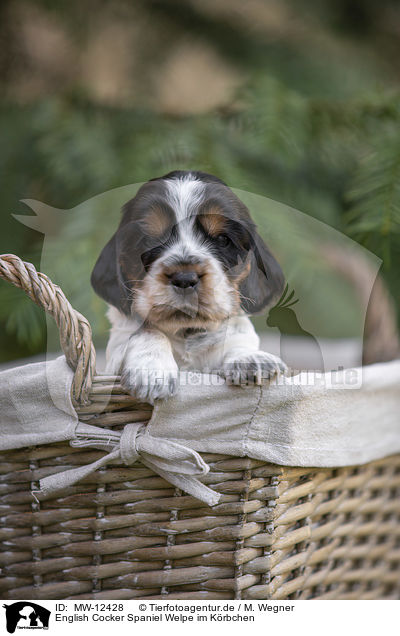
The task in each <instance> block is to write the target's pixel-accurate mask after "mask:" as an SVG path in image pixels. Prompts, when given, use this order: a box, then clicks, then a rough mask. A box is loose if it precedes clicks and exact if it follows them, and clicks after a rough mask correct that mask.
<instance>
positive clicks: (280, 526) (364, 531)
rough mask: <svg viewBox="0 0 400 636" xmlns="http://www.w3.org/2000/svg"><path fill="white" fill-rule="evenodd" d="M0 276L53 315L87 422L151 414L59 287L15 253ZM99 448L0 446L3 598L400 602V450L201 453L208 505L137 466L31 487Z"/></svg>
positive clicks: (0, 265)
mask: <svg viewBox="0 0 400 636" xmlns="http://www.w3.org/2000/svg"><path fill="white" fill-rule="evenodd" d="M0 276H1V277H3V278H5V279H6V280H9V281H11V282H13V283H14V284H16V285H18V286H19V287H22V288H23V289H24V290H25V291H26V292H27V293H28V294H29V295H30V297H31V298H32V299H33V300H34V301H35V302H37V303H38V304H40V305H41V306H43V307H44V308H45V309H46V311H48V312H49V313H51V314H52V315H53V316H54V317H55V319H56V321H57V324H58V325H59V328H60V333H61V345H62V347H63V350H64V352H65V354H66V357H67V360H69V362H70V364H71V366H73V367H74V369H76V372H75V381H74V386H73V399H74V402H75V404H76V408H77V411H78V412H79V414H80V419H81V420H82V421H85V422H88V423H92V424H95V425H96V426H104V427H117V428H118V429H120V428H122V427H123V425H124V424H126V423H129V422H133V421H146V420H148V419H149V417H150V415H151V409H150V407H149V406H147V405H141V404H138V403H137V402H136V401H135V400H134V399H133V398H132V397H131V396H127V395H125V394H124V393H123V391H122V389H121V387H120V386H119V384H118V378H107V377H104V376H94V366H95V355H94V349H93V347H92V345H91V334H90V326H89V325H88V323H87V321H85V319H84V318H83V317H82V316H80V315H79V314H77V313H76V312H74V310H73V309H72V307H71V306H70V305H69V303H68V301H66V299H65V297H64V296H63V294H62V292H61V290H60V289H59V288H57V287H56V286H54V285H52V283H51V281H49V279H47V278H46V277H45V276H44V275H43V274H38V273H37V272H36V271H35V270H34V268H33V267H32V266H31V265H29V264H27V263H22V262H21V261H20V260H19V259H17V258H16V257H14V256H10V255H8V256H3V257H0ZM110 396H111V399H110ZM106 403H107V406H105V404H106ZM102 455H103V453H102V452H100V451H92V450H91V451H88V450H84V449H83V450H82V449H77V448H74V449H73V448H71V447H70V446H69V445H67V444H65V443H62V444H53V445H44V446H41V447H36V448H30V449H21V450H16V451H9V452H7V453H3V454H2V456H1V468H0V472H1V477H0V516H1V519H2V528H1V529H0V532H1V538H2V540H3V541H2V544H1V552H0V565H1V567H2V578H1V581H0V595H1V597H2V598H3V599H32V600H35V599H142V598H155V599H156V598H158V599H161V598H170V599H213V600H216V599H235V598H236V599H238V598H244V599H398V598H400V455H398V456H393V457H390V458H386V459H384V460H380V461H377V462H373V463H371V464H368V465H366V466H360V467H356V468H339V469H312V468H309V469H304V468H301V469H300V468H286V467H280V466H275V465H272V464H268V463H264V462H261V461H257V460H252V459H248V458H238V457H228V456H223V455H210V454H204V455H203V457H204V459H205V460H206V461H207V463H208V464H209V465H210V467H211V471H210V473H209V474H208V475H207V476H206V477H205V478H204V482H205V483H207V484H209V485H211V486H212V487H213V488H214V489H215V490H217V491H218V492H221V493H223V497H222V499H221V503H219V504H218V505H217V506H214V507H213V508H209V507H207V506H205V505H204V504H202V503H201V502H199V501H197V500H195V499H193V498H192V497H190V496H188V495H185V494H182V493H181V492H180V491H178V490H176V489H175V488H173V487H171V485H170V484H169V483H167V482H166V481H164V480H163V479H161V478H160V477H159V476H158V475H156V474H155V473H153V472H152V471H151V470H150V469H148V468H146V467H145V466H143V465H141V464H140V463H136V464H134V465H133V466H132V467H121V466H109V467H107V468H105V469H102V470H99V471H97V472H96V473H95V474H93V475H91V476H90V477H89V478H86V479H85V480H84V481H82V482H80V483H79V484H78V485H77V486H74V487H71V488H68V489H66V490H65V491H62V492H61V493H59V494H58V495H57V497H54V498H53V499H47V500H45V501H42V502H41V503H38V502H37V501H35V499H34V498H33V497H32V495H31V491H32V490H35V489H37V487H38V483H37V482H38V480H39V479H40V478H42V477H44V476H46V475H49V474H51V473H54V472H57V471H60V470H65V469H66V468H68V467H74V466H77V465H81V464H82V465H84V464H88V463H89V462H92V461H94V460H95V459H98V458H100V457H101V456H102Z"/></svg>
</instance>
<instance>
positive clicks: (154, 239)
mask: <svg viewBox="0 0 400 636" xmlns="http://www.w3.org/2000/svg"><path fill="white" fill-rule="evenodd" d="M92 285H93V287H94V289H95V291H96V292H97V293H98V294H99V295H100V296H101V297H102V298H104V299H105V300H106V301H107V302H108V303H110V304H112V305H114V306H115V307H117V308H118V309H119V310H120V311H122V312H123V313H125V314H127V315H135V314H136V315H139V316H140V317H141V318H142V320H144V321H146V322H148V323H151V324H154V325H158V326H160V327H162V329H163V330H164V331H171V332H176V331H178V330H179V329H182V328H188V327H192V328H197V327H205V328H207V326H208V325H209V324H210V323H214V324H215V323H218V322H221V321H223V320H225V319H226V318H228V316H231V315H235V314H237V313H239V312H240V311H245V312H246V313H257V312H259V311H261V310H262V309H263V308H265V307H266V306H267V305H269V304H270V303H271V302H272V301H273V300H274V299H275V298H276V297H277V296H278V295H279V294H281V292H282V289H283V275H282V272H281V269H280V267H279V265H278V263H277V262H276V261H275V259H274V258H273V256H272V255H271V253H270V252H269V250H268V248H267V247H266V245H265V244H264V242H263V241H262V239H261V238H260V237H259V235H258V234H257V231H256V228H255V225H254V223H253V222H252V220H251V218H250V215H249V212H248V210H247V208H246V206H245V205H244V204H243V203H242V202H241V201H240V200H239V199H238V198H237V197H236V196H235V195H234V193H233V192H232V191H231V190H230V189H229V188H228V187H227V186H226V185H225V184H224V183H223V182H222V181H220V180H219V179H217V178H216V177H213V176H211V175H207V174H204V173H200V172H183V171H177V172H172V173H170V174H168V175H166V176H165V177H162V178H159V179H153V180H152V181H148V182H147V183H146V184H145V185H143V186H142V187H141V188H140V190H139V191H138V193H137V195H136V196H135V197H134V198H133V199H132V200H131V201H129V202H128V203H127V204H126V205H125V206H124V209H123V216H122V220H121V223H120V226H119V228H118V230H117V232H116V233H115V234H114V236H113V237H112V238H111V240H110V241H109V242H108V244H107V245H106V247H105V248H104V249H103V251H102V253H101V254H100V257H99V259H98V261H97V263H96V265H95V268H94V270H93V273H92Z"/></svg>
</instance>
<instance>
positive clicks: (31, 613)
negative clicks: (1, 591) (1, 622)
mask: <svg viewBox="0 0 400 636" xmlns="http://www.w3.org/2000/svg"><path fill="white" fill-rule="evenodd" d="M3 607H4V608H5V610H6V621H7V631H8V633H9V634H13V633H14V632H15V630H16V629H17V628H18V629H48V628H49V618H50V614H51V612H50V611H49V610H48V609H46V608H45V607H42V606H41V605H37V604H36V603H31V602H30V601H29V602H27V601H19V602H18V603H12V604H11V605H6V604H4V605H3Z"/></svg>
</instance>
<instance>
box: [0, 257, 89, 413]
mask: <svg viewBox="0 0 400 636" xmlns="http://www.w3.org/2000/svg"><path fill="white" fill-rule="evenodd" d="M0 278H3V279H4V280H6V281H8V282H10V283H12V284H13V285H15V286H16V287H19V288H20V289H23V290H24V292H26V293H27V294H28V296H29V298H30V299H31V300H33V302H34V303H36V304H37V305H39V307H42V308H43V309H44V310H45V311H46V312H47V313H48V314H50V315H51V316H53V318H54V320H55V321H56V323H57V327H58V330H59V334H60V344H61V348H62V350H63V352H64V354H65V358H66V360H67V362H68V364H69V366H70V367H71V368H72V369H73V371H74V379H73V382H72V389H71V392H72V396H71V397H72V401H73V403H74V406H80V405H83V404H89V403H90V401H89V391H90V388H91V385H92V378H93V375H94V372H95V366H96V352H95V348H94V346H93V343H92V329H91V326H90V324H89V322H88V320H87V319H86V318H85V317H84V316H82V314H80V313H79V312H78V311H76V310H75V309H74V308H73V307H72V305H71V304H70V303H69V302H68V300H67V298H66V297H65V295H64V293H63V292H62V291H61V289H60V287H58V285H54V284H53V283H52V282H51V280H50V279H49V278H48V277H47V276H46V275H45V274H42V273H40V272H37V271H36V269H35V268H34V266H33V265H32V264H31V263H26V262H24V261H22V260H21V259H20V258H18V256H15V255H14V254H1V255H0Z"/></svg>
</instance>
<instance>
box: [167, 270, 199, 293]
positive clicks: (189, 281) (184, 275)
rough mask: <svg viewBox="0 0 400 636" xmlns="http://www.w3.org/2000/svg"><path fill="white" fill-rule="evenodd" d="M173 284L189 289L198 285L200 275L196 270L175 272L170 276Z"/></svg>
mask: <svg viewBox="0 0 400 636" xmlns="http://www.w3.org/2000/svg"><path fill="white" fill-rule="evenodd" d="M170 281H171V285H174V287H180V288H181V289H187V288H188V287H196V285H197V283H198V282H199V277H198V275H197V274H196V272H175V273H174V274H172V275H171V276H170Z"/></svg>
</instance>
